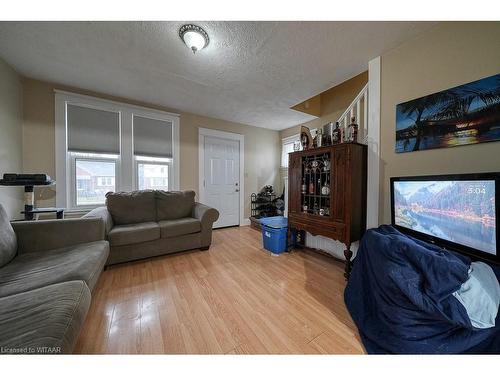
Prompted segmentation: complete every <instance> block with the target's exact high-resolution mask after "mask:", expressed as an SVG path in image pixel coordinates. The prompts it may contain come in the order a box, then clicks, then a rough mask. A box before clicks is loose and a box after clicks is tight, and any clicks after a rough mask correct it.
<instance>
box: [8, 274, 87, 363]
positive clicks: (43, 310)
mask: <svg viewBox="0 0 500 375" xmlns="http://www.w3.org/2000/svg"><path fill="white" fill-rule="evenodd" d="M89 306H90V291H89V288H88V287H87V285H85V283H84V282H83V281H81V280H78V281H68V282H65V283H59V284H54V285H49V286H46V287H44V288H39V289H34V290H31V291H28V292H24V293H20V294H14V295H12V296H9V297H3V298H0V347H1V348H2V352H3V353H5V354H8V353H11V354H18V353H33V354H57V353H67V354H69V353H71V352H72V351H73V348H74V346H75V343H76V340H77V338H78V334H79V333H80V329H81V327H82V325H83V322H84V321H85V316H86V315H87V311H88V309H89Z"/></svg>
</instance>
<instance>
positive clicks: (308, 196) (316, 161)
mask: <svg viewBox="0 0 500 375" xmlns="http://www.w3.org/2000/svg"><path fill="white" fill-rule="evenodd" d="M302 165H303V172H302V185H301V193H302V211H303V212H304V213H309V214H313V215H320V216H329V215H330V154H329V153H326V154H324V155H316V156H306V157H303V159H302Z"/></svg>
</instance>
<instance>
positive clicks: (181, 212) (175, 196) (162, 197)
mask: <svg viewBox="0 0 500 375" xmlns="http://www.w3.org/2000/svg"><path fill="white" fill-rule="evenodd" d="M194 196H195V192H194V191H192V190H187V191H163V190H157V191H156V220H157V221H161V220H175V219H180V218H183V217H191V211H192V210H193V206H194Z"/></svg>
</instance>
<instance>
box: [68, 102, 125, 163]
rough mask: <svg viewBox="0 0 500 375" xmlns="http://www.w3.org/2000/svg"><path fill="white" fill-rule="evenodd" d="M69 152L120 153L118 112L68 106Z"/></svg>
mask: <svg viewBox="0 0 500 375" xmlns="http://www.w3.org/2000/svg"><path fill="white" fill-rule="evenodd" d="M67 126H68V129H67V131H68V151H76V152H95V153H107V154H119V153H120V114H119V113H118V112H110V111H103V110H99V109H93V108H87V107H80V106H77V105H72V104H68V106H67Z"/></svg>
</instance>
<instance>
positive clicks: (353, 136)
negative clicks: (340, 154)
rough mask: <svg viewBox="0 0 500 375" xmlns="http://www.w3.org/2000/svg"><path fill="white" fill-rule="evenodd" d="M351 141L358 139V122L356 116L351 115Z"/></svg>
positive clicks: (349, 138)
mask: <svg viewBox="0 0 500 375" xmlns="http://www.w3.org/2000/svg"><path fill="white" fill-rule="evenodd" d="M348 141H349V142H357V141H358V124H356V117H354V116H352V117H351V123H350V124H349V137H348Z"/></svg>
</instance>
